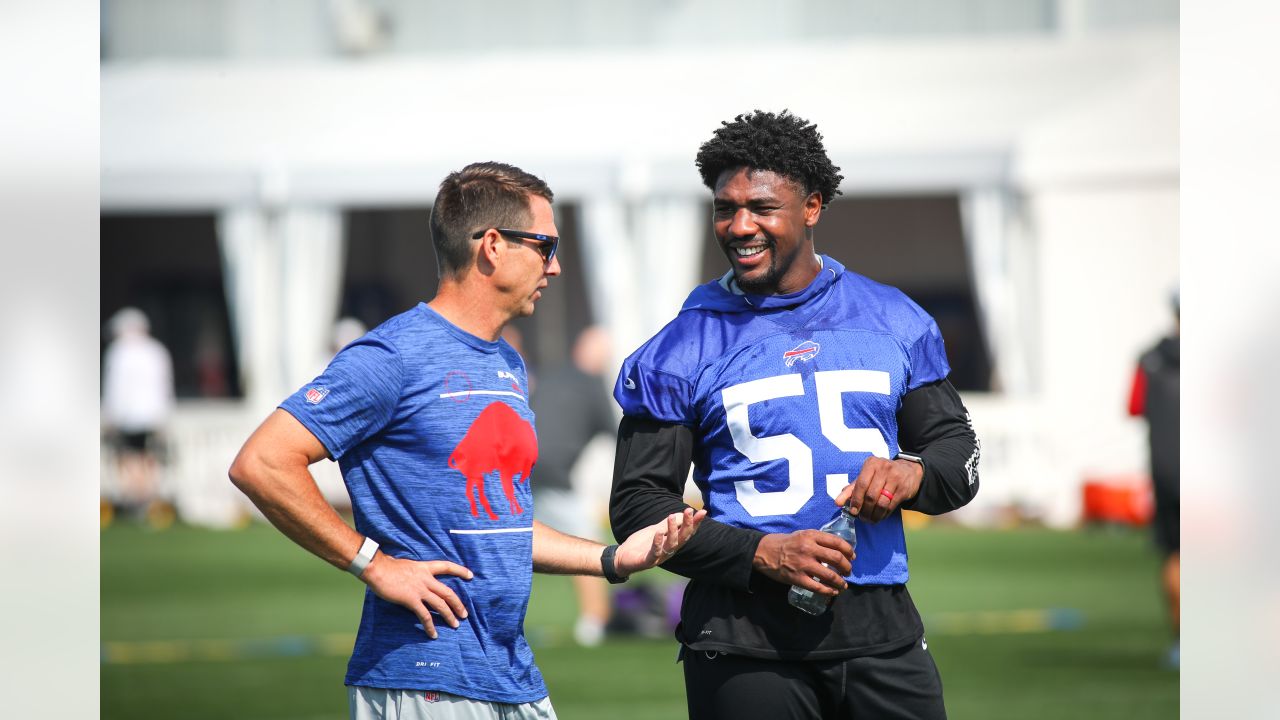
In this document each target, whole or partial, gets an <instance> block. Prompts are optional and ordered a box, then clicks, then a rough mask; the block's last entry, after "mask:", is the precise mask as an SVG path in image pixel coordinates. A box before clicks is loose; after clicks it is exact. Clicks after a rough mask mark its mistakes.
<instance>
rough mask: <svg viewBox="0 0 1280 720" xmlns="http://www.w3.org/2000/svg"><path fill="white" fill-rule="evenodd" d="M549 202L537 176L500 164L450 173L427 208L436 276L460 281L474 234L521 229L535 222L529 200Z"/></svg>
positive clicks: (547, 190) (474, 165) (549, 195)
mask: <svg viewBox="0 0 1280 720" xmlns="http://www.w3.org/2000/svg"><path fill="white" fill-rule="evenodd" d="M534 195H537V196H538V197H542V198H546V200H547V202H551V201H552V198H553V195H552V193H551V188H549V187H547V184H546V183H545V182H544V181H543V180H542V179H541V178H539V177H537V176H536V175H533V174H531V173H527V172H525V171H524V170H521V169H520V168H518V167H516V166H514V165H506V164H504V163H499V162H478V163H472V164H470V165H468V166H466V167H464V168H462V169H461V170H458V171H455V172H451V173H449V175H448V177H446V178H445V179H444V181H443V182H441V183H440V191H439V192H438V193H437V194H436V202H435V205H434V206H433V207H432V208H431V244H432V245H434V246H435V250H436V264H437V265H438V267H439V276H440V277H444V276H445V275H446V274H448V275H452V276H455V277H456V276H459V275H461V274H462V273H463V271H464V270H465V269H466V267H467V263H468V262H470V259H471V243H472V239H471V238H472V235H474V234H475V233H477V232H481V231H483V230H488V229H489V228H499V227H500V228H511V229H521V228H524V227H526V226H527V225H529V223H530V222H532V221H533V211H532V210H531V209H530V207H529V201H530V199H532V196H534Z"/></svg>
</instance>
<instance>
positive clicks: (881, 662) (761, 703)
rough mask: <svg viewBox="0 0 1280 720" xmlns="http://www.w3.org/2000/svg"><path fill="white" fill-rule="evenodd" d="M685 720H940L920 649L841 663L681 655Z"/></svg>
mask: <svg viewBox="0 0 1280 720" xmlns="http://www.w3.org/2000/svg"><path fill="white" fill-rule="evenodd" d="M682 658H683V661H684V683H685V694H686V695H687V697H688V700H689V720H752V718H761V719H762V720H764V719H766V718H767V719H768V720H829V719H831V718H849V719H853V718H857V719H858V720H881V719H882V718H889V719H894V720H897V719H900V720H945V718H946V717H947V711H946V708H944V707H943V704H942V678H941V677H940V676H939V675H938V667H937V666H936V665H934V663H933V657H932V656H931V655H929V651H928V650H927V649H926V648H925V645H924V641H923V640H921V641H919V642H915V643H912V644H911V645H908V646H906V647H904V648H899V649H897V650H893V651H891V652H887V653H884V654H881V655H870V656H866V657H855V658H846V659H843V660H805V661H786V660H762V659H758V658H749V657H744V656H741V655H727V654H725V653H717V652H703V651H698V650H690V649H688V648H684V649H683V653H682Z"/></svg>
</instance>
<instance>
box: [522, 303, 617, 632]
mask: <svg viewBox="0 0 1280 720" xmlns="http://www.w3.org/2000/svg"><path fill="white" fill-rule="evenodd" d="M571 355H572V357H571V362H569V363H567V364H565V365H563V366H562V367H560V368H557V369H556V370H554V371H552V372H551V373H548V374H544V375H542V376H541V381H540V382H539V383H538V384H537V386H535V387H534V388H533V397H532V403H533V413H534V415H535V416H536V417H537V418H538V482H537V484H535V485H534V489H533V500H534V507H535V508H536V510H535V513H536V517H537V518H538V519H539V520H540V521H542V522H544V523H546V524H548V525H550V526H552V527H555V528H560V529H561V530H564V531H565V532H568V533H569V534H571V535H577V536H578V537H585V538H595V537H596V536H597V535H598V534H599V524H598V523H597V517H596V514H595V513H594V512H593V511H592V508H591V507H590V506H589V505H588V502H587V498H586V497H584V496H583V494H582V493H580V492H579V491H577V490H576V489H575V488H574V487H573V483H572V482H571V481H570V478H569V474H570V471H571V470H572V469H573V466H574V464H575V463H576V462H577V460H578V458H579V457H580V456H581V455H582V451H583V449H584V448H586V446H587V444H588V443H589V442H591V440H592V439H593V438H595V437H596V436H597V435H600V434H609V435H612V434H613V431H614V428H615V424H614V423H615V420H614V417H613V410H612V408H611V407H610V400H609V393H608V392H607V391H606V390H605V381H604V371H605V367H606V366H607V365H608V362H609V337H608V335H607V334H605V331H604V330H603V329H601V328H599V327H588V328H586V329H585V330H583V331H582V332H581V333H580V334H579V335H578V337H577V338H576V339H575V340H574V343H573V349H572V352H571ZM573 589H574V594H575V595H576V597H577V599H578V619H577V622H576V623H575V624H574V628H573V637H574V640H576V641H577V642H578V644H579V645H583V646H586V647H594V646H596V645H599V644H600V642H601V641H602V640H603V639H604V627H605V624H606V623H608V622H609V592H608V584H607V583H606V582H605V581H604V579H603V578H598V577H589V576H584V575H577V576H574V578H573Z"/></svg>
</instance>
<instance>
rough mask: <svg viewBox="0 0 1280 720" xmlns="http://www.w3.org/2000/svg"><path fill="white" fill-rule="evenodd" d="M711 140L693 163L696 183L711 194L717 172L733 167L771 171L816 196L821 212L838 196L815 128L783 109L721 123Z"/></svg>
mask: <svg viewBox="0 0 1280 720" xmlns="http://www.w3.org/2000/svg"><path fill="white" fill-rule="evenodd" d="M721 125H722V127H720V128H719V129H717V130H716V131H715V134H714V135H713V136H712V138H711V139H710V140H708V141H706V142H705V143H703V144H702V147H700V148H698V157H697V159H696V160H695V164H696V165H697V166H698V172H699V173H700V174H701V175H702V184H703V185H706V186H707V187H708V188H709V189H711V190H715V184H716V180H717V179H718V178H719V177H720V173H722V172H724V171H725V170H729V169H732V168H736V167H749V168H755V169H757V170H772V171H773V172H776V173H778V174H779V175H783V176H785V177H788V178H790V179H792V180H794V181H796V182H797V183H799V184H800V185H801V186H803V187H804V191H805V192H806V193H812V192H817V193H819V194H821V195H822V207H824V208H825V207H826V206H827V203H829V202H831V200H832V199H833V198H835V196H836V195H839V194H840V190H839V189H838V188H839V185H840V180H841V179H842V178H843V177H844V176H843V175H841V174H840V168H838V167H836V166H835V165H833V164H832V163H831V158H829V157H827V151H826V149H825V148H824V147H823V146H822V134H821V133H819V132H818V126H817V125H815V124H813V123H811V122H809V121H808V120H805V119H803V118H799V117H796V116H795V115H792V114H791V113H790V112H789V111H787V110H783V111H782V112H781V113H778V114H774V113H771V112H764V111H763V110H756V111H754V112H752V113H751V114H749V115H747V114H744V115H739V116H737V117H736V118H734V119H733V122H728V121H725V122H722V123H721Z"/></svg>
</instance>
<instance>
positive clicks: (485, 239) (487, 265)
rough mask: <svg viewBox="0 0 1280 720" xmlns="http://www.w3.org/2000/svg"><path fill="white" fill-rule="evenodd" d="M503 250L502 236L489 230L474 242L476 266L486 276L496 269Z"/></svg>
mask: <svg viewBox="0 0 1280 720" xmlns="http://www.w3.org/2000/svg"><path fill="white" fill-rule="evenodd" d="M500 246H502V247H500ZM505 250H506V247H505V243H503V241H502V236H501V235H500V234H498V231H497V230H494V229H493V228H489V229H488V230H486V231H485V233H484V235H482V236H480V239H479V240H478V241H476V249H475V253H476V266H477V267H479V268H481V270H483V271H484V272H485V273H486V274H488V273H490V272H492V271H493V270H494V269H496V268H497V267H498V263H499V262H500V261H501V258H502V255H503V253H504V251H505Z"/></svg>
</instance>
